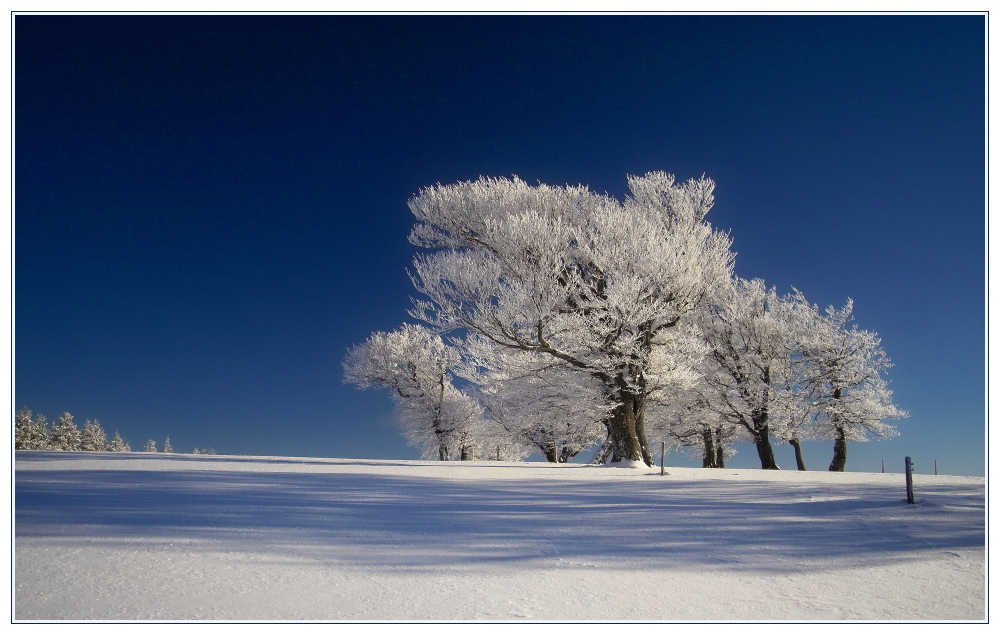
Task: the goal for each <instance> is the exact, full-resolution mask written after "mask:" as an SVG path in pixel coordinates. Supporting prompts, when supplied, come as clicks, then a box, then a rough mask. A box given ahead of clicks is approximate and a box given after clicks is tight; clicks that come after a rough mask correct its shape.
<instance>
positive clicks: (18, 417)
mask: <svg viewBox="0 0 1000 635" xmlns="http://www.w3.org/2000/svg"><path fill="white" fill-rule="evenodd" d="M48 425H49V424H48V421H46V420H45V415H41V414H40V415H37V416H35V417H34V418H32V414H31V411H30V410H28V409H27V408H21V409H20V410H18V411H17V413H16V414H15V415H14V449H15V450H44V449H46V448H48V447H49V430H48Z"/></svg>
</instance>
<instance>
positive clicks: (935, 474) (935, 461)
mask: <svg viewBox="0 0 1000 635" xmlns="http://www.w3.org/2000/svg"><path fill="white" fill-rule="evenodd" d="M934 476H937V459H934Z"/></svg>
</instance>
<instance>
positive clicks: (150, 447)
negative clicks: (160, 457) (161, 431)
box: [142, 439, 156, 452]
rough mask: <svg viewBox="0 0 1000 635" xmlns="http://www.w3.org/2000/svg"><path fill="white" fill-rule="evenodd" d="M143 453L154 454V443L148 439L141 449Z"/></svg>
mask: <svg viewBox="0 0 1000 635" xmlns="http://www.w3.org/2000/svg"><path fill="white" fill-rule="evenodd" d="M142 451H143V452H156V441H153V440H152V439H150V440H149V441H146V447H145V448H143V449H142Z"/></svg>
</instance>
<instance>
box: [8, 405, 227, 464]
mask: <svg viewBox="0 0 1000 635" xmlns="http://www.w3.org/2000/svg"><path fill="white" fill-rule="evenodd" d="M14 449H15V450H65V451H69V452H131V451H132V448H131V447H130V446H129V444H128V443H127V442H126V441H125V440H124V439H122V437H121V435H120V434H118V431H117V430H116V431H115V436H114V437H113V438H112V439H111V440H110V441H108V435H107V434H106V433H105V432H104V429H103V428H101V423H100V422H99V421H98V420H97V419H94V420H93V421H91V420H90V419H87V420H86V421H85V422H84V424H83V428H78V427H77V425H76V423H75V422H74V421H73V415H71V414H70V413H68V412H64V413H63V414H62V416H60V417H59V419H57V420H56V422H55V423H52V424H50V423H49V421H48V420H47V419H46V418H45V415H43V414H38V415H33V414H32V412H31V410H28V409H27V408H22V409H20V410H18V411H17V413H15V415H14ZM142 451H143V452H173V451H174V448H173V447H172V446H171V445H170V437H167V438H166V439H165V440H164V442H163V447H162V449H159V450H158V449H157V448H156V441H154V440H153V439H150V440H149V441H147V442H146V447H144V448H143V449H142ZM192 454H215V450H212V449H204V450H199V449H198V448H195V449H194V450H193V451H192Z"/></svg>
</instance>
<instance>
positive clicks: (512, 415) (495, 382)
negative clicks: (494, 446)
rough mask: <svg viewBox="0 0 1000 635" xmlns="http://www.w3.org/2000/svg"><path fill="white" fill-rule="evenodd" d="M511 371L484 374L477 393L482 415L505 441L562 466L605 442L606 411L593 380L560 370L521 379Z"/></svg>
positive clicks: (541, 371)
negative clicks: (522, 446) (505, 437)
mask: <svg viewBox="0 0 1000 635" xmlns="http://www.w3.org/2000/svg"><path fill="white" fill-rule="evenodd" d="M511 370H512V369H511V368H510V367H507V368H504V369H503V370H502V371H499V372H496V373H490V374H487V375H486V376H487V377H488V380H487V381H486V382H485V383H484V385H483V386H482V387H481V389H480V391H479V393H478V398H479V401H480V403H481V404H482V405H483V408H484V410H485V412H486V415H487V416H488V417H489V419H490V420H492V421H494V422H496V424H497V425H498V426H499V427H501V428H502V429H503V430H505V431H506V432H507V434H508V435H509V439H510V440H509V441H507V443H520V444H522V445H526V446H528V447H530V448H532V449H534V450H538V451H539V452H541V453H542V455H543V456H544V457H545V459H546V460H547V461H549V462H550V463H566V462H568V461H569V460H570V459H571V458H573V457H574V456H576V455H577V454H579V453H580V452H582V451H583V450H585V449H587V448H588V447H591V446H593V445H594V444H596V443H599V442H601V441H602V440H603V439H604V438H605V436H606V435H607V431H606V429H605V427H604V425H603V423H602V422H603V421H604V419H605V418H606V417H607V410H606V408H605V401H604V400H603V399H602V398H601V388H602V387H601V385H600V384H599V383H598V382H597V380H596V379H595V378H593V377H590V376H588V375H584V374H582V373H573V372H569V371H566V370H565V369H564V368H562V367H556V368H552V369H549V370H547V371H546V370H540V371H536V372H531V373H527V374H524V375H520V374H515V375H511V374H510V372H511Z"/></svg>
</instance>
